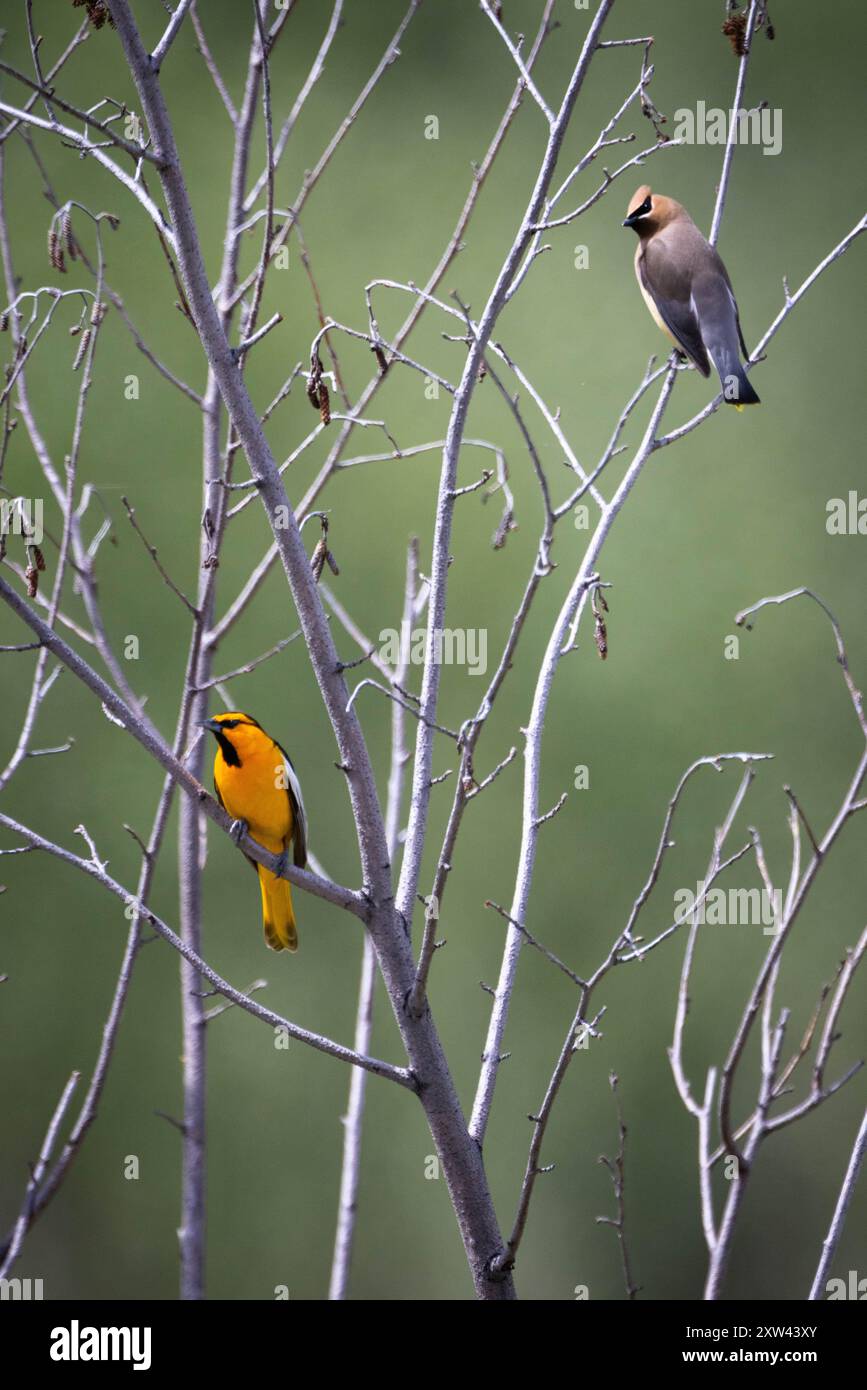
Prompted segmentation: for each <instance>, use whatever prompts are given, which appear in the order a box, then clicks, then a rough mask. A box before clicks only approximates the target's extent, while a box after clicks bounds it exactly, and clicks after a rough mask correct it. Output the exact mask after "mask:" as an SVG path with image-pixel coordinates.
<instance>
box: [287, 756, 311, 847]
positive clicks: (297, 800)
mask: <svg viewBox="0 0 867 1390" xmlns="http://www.w3.org/2000/svg"><path fill="white" fill-rule="evenodd" d="M281 751H282V750H281ZM283 766H284V768H285V770H286V785H287V787H288V789H289V795H290V796H291V798H292V802H293V807H294V811H295V820H296V824H295V835H294V839H295V863H296V864H301V865H303V864H305V863H306V862H307V812H306V811H305V809H304V797H303V796H302V795H301V783H300V782H299V781H298V775H297V773H296V771H295V769H294V767H293V766H292V764H291V762H290V761H289V759H288V758H287V757H286V754H285V753H284V754H283Z"/></svg>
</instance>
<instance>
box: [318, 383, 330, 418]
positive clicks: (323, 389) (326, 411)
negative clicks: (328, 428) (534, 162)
mask: <svg viewBox="0 0 867 1390" xmlns="http://www.w3.org/2000/svg"><path fill="white" fill-rule="evenodd" d="M319 418H320V420H321V421H322V423H323V425H330V424H331V398H330V396H329V395H328V387H327V386H326V385H325V382H324V381H320V383H319Z"/></svg>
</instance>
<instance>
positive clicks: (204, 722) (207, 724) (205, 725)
mask: <svg viewBox="0 0 867 1390" xmlns="http://www.w3.org/2000/svg"><path fill="white" fill-rule="evenodd" d="M198 727H199V728H200V729H210V731H211V733H212V734H215V733H217V732H218V730H219V728H220V726H219V724H218V723H217V721H216V719H200V720H199V721H198Z"/></svg>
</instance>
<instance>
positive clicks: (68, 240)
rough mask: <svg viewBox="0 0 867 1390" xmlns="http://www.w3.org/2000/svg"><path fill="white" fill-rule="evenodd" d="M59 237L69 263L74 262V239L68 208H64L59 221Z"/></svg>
mask: <svg viewBox="0 0 867 1390" xmlns="http://www.w3.org/2000/svg"><path fill="white" fill-rule="evenodd" d="M60 237H61V240H62V241H63V244H64V246H65V247H66V250H67V254H68V255H69V259H70V260H71V261H74V260H75V257H76V250H75V238H74V236H73V235H72V218H71V217H70V215H69V208H66V209H65V211H64V213H63V215H62V216H61V219H60Z"/></svg>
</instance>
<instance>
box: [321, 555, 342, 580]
mask: <svg viewBox="0 0 867 1390" xmlns="http://www.w3.org/2000/svg"><path fill="white" fill-rule="evenodd" d="M325 559H326V560H327V561H328V568H329V569H330V570H331V573H332V574H335V575H336V574H339V573H340V566H339V565H338V563H337V561H336V560H335V558H334V556H333V555H332V554H331V551H330V550H326V552H325Z"/></svg>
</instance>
